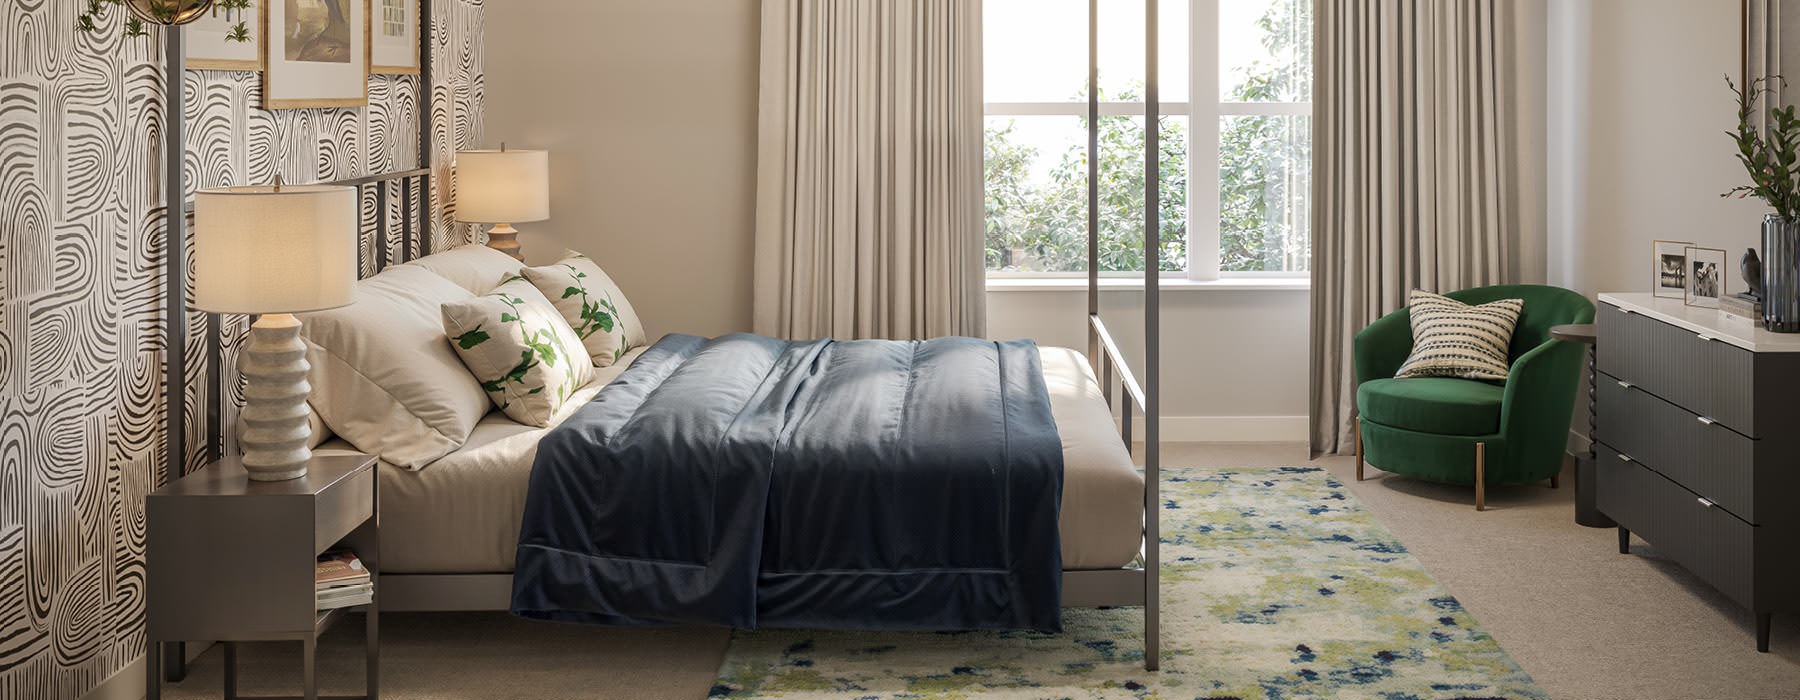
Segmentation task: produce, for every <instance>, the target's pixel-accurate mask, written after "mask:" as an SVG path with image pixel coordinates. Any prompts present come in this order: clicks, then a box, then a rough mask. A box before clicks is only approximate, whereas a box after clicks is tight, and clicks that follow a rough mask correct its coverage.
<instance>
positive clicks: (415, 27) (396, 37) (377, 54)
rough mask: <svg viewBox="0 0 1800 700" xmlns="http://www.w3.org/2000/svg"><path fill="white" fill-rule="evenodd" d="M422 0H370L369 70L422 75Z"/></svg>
mask: <svg viewBox="0 0 1800 700" xmlns="http://www.w3.org/2000/svg"><path fill="white" fill-rule="evenodd" d="M423 22H424V18H423V17H421V16H420V15H419V0H369V72H370V73H371V74H376V75H418V74H419V63H420V61H419V34H420V32H421V31H423V27H424V25H423V24H422V23H423Z"/></svg>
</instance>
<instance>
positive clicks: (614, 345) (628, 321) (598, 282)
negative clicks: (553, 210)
mask: <svg viewBox="0 0 1800 700" xmlns="http://www.w3.org/2000/svg"><path fill="white" fill-rule="evenodd" d="M522 272H523V274H524V275H525V278H526V279H529V280H531V284H532V285H533V286H536V287H537V289H538V291H540V292H543V294H544V296H545V297H547V298H549V299H550V302H551V303H552V304H555V305H556V310H557V311H560V312H562V317H563V319H564V320H566V321H568V322H569V326H570V327H572V328H574V329H575V334H576V335H579V336H581V342H582V345H583V346H585V347H586V348H587V353H588V355H589V356H590V357H592V358H593V362H594V366H595V367H606V366H609V365H611V364H613V363H615V362H618V361H619V358H621V357H624V356H625V353H627V352H630V351H631V349H632V348H635V347H639V346H642V345H644V344H646V343H648V342H649V338H647V337H646V336H645V334H644V324H642V323H640V322H638V317H637V312H636V311H634V310H632V308H631V301H630V300H627V299H626V298H625V293H624V292H622V291H619V285H617V284H614V283H613V281H612V278H611V277H608V276H606V272H605V271H603V270H601V269H600V266H599V265H595V264H594V261H592V260H589V259H588V257H587V256H585V255H581V254H580V253H575V254H572V255H570V256H569V257H566V258H563V259H562V260H560V261H558V262H557V263H556V264H554V265H545V266H543V267H528V268H525V269H524V270H522Z"/></svg>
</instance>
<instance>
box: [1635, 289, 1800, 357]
mask: <svg viewBox="0 0 1800 700" xmlns="http://www.w3.org/2000/svg"><path fill="white" fill-rule="evenodd" d="M1600 303H1602V304H1612V305H1613V306H1617V307H1619V308H1620V309H1624V310H1626V311H1635V312H1637V313H1640V314H1643V315H1645V316H1649V317H1651V318H1654V319H1657V320H1660V321H1663V322H1665V323H1668V324H1671V325H1674V326H1676V327H1679V328H1685V329H1687V330H1690V331H1693V332H1694V333H1695V334H1696V335H1702V336H1705V337H1707V338H1711V339H1714V340H1719V341H1723V342H1726V343H1730V344H1732V345H1736V346H1738V347H1740V348H1743V349H1745V350H1749V351H1751V352H1800V333H1773V332H1770V331H1767V330H1763V327H1762V324H1761V323H1759V322H1755V321H1751V320H1750V319H1746V318H1742V317H1738V316H1732V315H1728V314H1726V313H1724V312H1721V311H1719V310H1718V309H1703V308H1700V307H1697V306H1688V305H1687V304H1684V303H1682V301H1681V300H1680V299H1664V298H1660V297H1657V296H1656V295H1654V294H1650V293H1648V292H1617V293H1615V292H1603V293H1601V294H1600Z"/></svg>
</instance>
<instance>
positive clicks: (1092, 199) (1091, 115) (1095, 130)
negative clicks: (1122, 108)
mask: <svg viewBox="0 0 1800 700" xmlns="http://www.w3.org/2000/svg"><path fill="white" fill-rule="evenodd" d="M1087 98H1088V100H1087V102H1088V123H1087V137H1088V142H1087V176H1088V188H1087V227H1088V230H1087V244H1088V257H1087V272H1088V274H1087V276H1088V290H1087V305H1088V316H1089V317H1094V316H1098V315H1100V0H1088V75H1087ZM1088 364H1090V365H1093V367H1094V372H1095V373H1097V374H1099V375H1101V376H1102V379H1101V384H1100V388H1101V390H1102V391H1104V392H1105V393H1106V402H1107V404H1109V405H1110V404H1111V403H1112V386H1111V385H1112V372H1111V370H1110V367H1111V365H1108V364H1107V363H1106V358H1104V357H1102V356H1101V355H1100V332H1099V330H1098V329H1095V328H1094V326H1093V324H1091V323H1090V324H1088ZM1102 367H1107V368H1109V369H1107V370H1102V369H1101V368H1102ZM1125 412H1126V413H1130V412H1131V407H1129V406H1127V407H1126V408H1125ZM1129 442H1130V441H1127V444H1129Z"/></svg>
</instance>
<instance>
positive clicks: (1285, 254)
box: [986, 0, 1312, 272]
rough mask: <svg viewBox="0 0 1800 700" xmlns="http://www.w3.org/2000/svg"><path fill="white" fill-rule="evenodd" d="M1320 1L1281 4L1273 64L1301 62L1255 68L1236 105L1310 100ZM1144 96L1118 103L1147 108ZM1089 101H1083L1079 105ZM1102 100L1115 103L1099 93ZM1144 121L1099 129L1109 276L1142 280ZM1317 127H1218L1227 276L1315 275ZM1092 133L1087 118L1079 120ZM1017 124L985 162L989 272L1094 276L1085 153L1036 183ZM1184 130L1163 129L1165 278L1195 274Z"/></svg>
mask: <svg viewBox="0 0 1800 700" xmlns="http://www.w3.org/2000/svg"><path fill="white" fill-rule="evenodd" d="M1311 10H1312V3H1311V2H1309V1H1308V0H1288V1H1287V2H1277V3H1275V4H1274V5H1273V6H1272V7H1271V9H1270V10H1269V12H1268V13H1267V14H1265V15H1264V16H1263V17H1262V18H1261V19H1260V20H1258V22H1257V26H1258V29H1259V30H1260V32H1261V34H1262V38H1261V41H1262V44H1263V45H1264V46H1265V47H1266V48H1268V49H1269V52H1270V54H1271V55H1274V56H1299V57H1302V60H1298V61H1292V62H1276V63H1275V64H1267V63H1257V64H1254V65H1252V66H1250V67H1249V69H1248V70H1247V71H1246V72H1245V73H1244V74H1243V76H1242V79H1241V80H1240V81H1239V83H1238V84H1237V86H1236V87H1235V88H1234V89H1233V90H1232V93H1231V95H1229V96H1228V99H1227V100H1226V101H1229V102H1282V101H1306V100H1308V99H1310V97H1309V94H1310V92H1311V89H1312V75H1311V72H1312V66H1311V62H1310V59H1309V57H1310V56H1311V55H1312V37H1311V32H1310V30H1309V28H1310V27H1311V24H1312V12H1311ZM1140 90H1141V87H1136V88H1134V89H1131V90H1127V91H1126V92H1125V93H1123V94H1121V95H1119V96H1118V99H1119V100H1121V101H1128V102H1129V101H1137V100H1141V99H1142V94H1141V92H1140ZM1082 96H1084V95H1082V94H1078V98H1079V97H1082ZM1101 99H1102V100H1105V99H1107V97H1106V95H1101ZM1142 121H1143V120H1142V119H1141V118H1140V117H1125V116H1103V117H1101V118H1100V125H1099V141H1100V143H1099V161H1100V168H1099V170H1100V186H1099V193H1100V207H1099V209H1100V217H1099V218H1100V269H1102V270H1106V271H1142V270H1143V269H1144V254H1143V246H1144V239H1143V226H1144V224H1143V222H1144V214H1143V212H1144V160H1143V154H1144V128H1143V127H1142ZM1310 122H1311V120H1310V119H1308V118H1306V117H1295V116H1228V117H1224V118H1222V119H1221V120H1220V124H1219V130H1220V133H1219V205H1220V206H1219V267H1220V269H1221V270H1225V271H1263V270H1277V271H1279V270H1289V271H1301V270H1306V269H1308V267H1309V252H1310V251H1309V250H1308V245H1307V241H1308V232H1309V231H1310V224H1309V219H1308V217H1309V212H1308V207H1307V205H1306V198H1307V195H1308V190H1310V188H1311V174H1310V169H1311V162H1312V147H1311V142H1312V137H1311V123H1310ZM1080 123H1081V129H1082V130H1083V131H1084V132H1085V131H1086V129H1087V119H1086V118H1085V117H1084V118H1082V119H1081V120H1080ZM1013 131H1014V124H1013V123H1012V122H1010V121H1008V122H1005V123H993V122H990V124H989V127H988V129H987V134H986V138H987V141H986V157H987V201H986V205H987V243H986V248H987V266H988V269H991V270H1025V271H1039V272H1079V271H1084V270H1086V269H1087V148H1086V146H1085V144H1084V145H1078V146H1072V147H1070V148H1069V149H1067V150H1066V151H1064V152H1063V153H1061V154H1048V155H1049V156H1050V157H1056V158H1058V160H1057V162H1056V163H1055V164H1054V165H1053V166H1052V167H1051V169H1050V172H1049V175H1048V182H1037V181H1034V179H1033V178H1032V177H1031V164H1032V163H1033V162H1034V161H1035V160H1036V159H1037V158H1039V157H1044V156H1046V155H1047V154H1040V153H1038V152H1037V149H1035V148H1033V147H1031V146H1029V145H1025V144H1022V143H1018V142H1016V140H1015V139H1014V133H1013ZM1187 131H1188V130H1187V128H1186V122H1185V120H1181V119H1167V118H1165V119H1164V120H1162V123H1161V125H1160V131H1159V134H1158V139H1159V143H1158V145H1159V149H1158V150H1159V151H1160V153H1161V157H1160V170H1161V177H1162V186H1161V193H1162V194H1161V197H1160V201H1159V204H1160V206H1159V207H1158V208H1159V209H1160V218H1159V221H1160V229H1161V230H1160V234H1161V242H1162V246H1161V249H1160V253H1161V254H1160V268H1161V269H1162V270H1165V271H1179V270H1185V269H1187V262H1188V250H1187V213H1188V212H1187V189H1188V188H1187V172H1188V162H1187V158H1188V133H1187Z"/></svg>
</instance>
